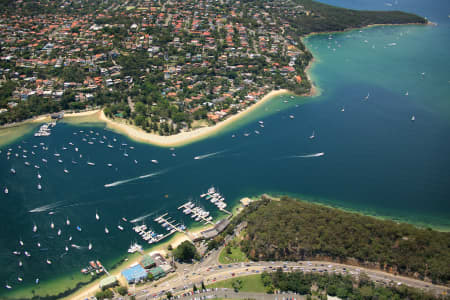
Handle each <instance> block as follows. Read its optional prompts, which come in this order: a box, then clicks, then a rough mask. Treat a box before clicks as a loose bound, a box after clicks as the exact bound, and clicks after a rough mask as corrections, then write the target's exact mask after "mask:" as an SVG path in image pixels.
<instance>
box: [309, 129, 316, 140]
mask: <svg viewBox="0 0 450 300" xmlns="http://www.w3.org/2000/svg"><path fill="white" fill-rule="evenodd" d="M315 137H316V133H315V131H314V130H313V132H312V134H311V135H310V136H309V138H310V139H313V138H315Z"/></svg>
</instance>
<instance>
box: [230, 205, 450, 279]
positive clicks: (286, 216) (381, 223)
mask: <svg viewBox="0 0 450 300" xmlns="http://www.w3.org/2000/svg"><path fill="white" fill-rule="evenodd" d="M238 219H239V220H246V221H247V222H248V227H247V230H246V237H245V238H244V240H243V241H242V242H241V248H242V250H243V251H244V252H245V253H246V254H247V256H248V257H249V258H250V259H253V260H300V259H311V258H321V257H330V258H332V259H334V260H337V261H342V262H345V261H348V260H350V259H355V260H357V261H358V262H359V263H360V264H362V265H366V266H369V267H376V268H380V269H384V270H388V271H392V272H398V273H400V274H405V275H410V276H413V275H414V276H418V277H420V278H422V279H423V278H425V277H427V278H431V279H432V280H433V281H434V282H440V283H447V282H448V280H449V278H450V251H449V248H450V233H448V232H438V231H435V230H432V229H420V228H417V227H415V226H413V225H409V224H404V223H396V222H393V221H388V220H379V219H376V218H373V217H368V216H362V215H360V214H356V213H349V212H345V211H342V210H339V209H333V208H329V207H325V206H322V205H317V204H312V203H307V202H301V201H296V200H294V199H290V198H287V197H284V198H282V199H281V201H269V200H261V201H258V202H255V203H253V204H252V205H251V206H250V207H249V208H247V209H246V210H244V214H243V215H242V216H240V217H239V218H238ZM239 220H238V221H239Z"/></svg>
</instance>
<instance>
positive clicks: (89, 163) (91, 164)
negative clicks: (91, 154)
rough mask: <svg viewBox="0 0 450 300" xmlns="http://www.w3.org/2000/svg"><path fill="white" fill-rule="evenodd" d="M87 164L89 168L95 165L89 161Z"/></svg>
mask: <svg viewBox="0 0 450 300" xmlns="http://www.w3.org/2000/svg"><path fill="white" fill-rule="evenodd" d="M87 164H88V165H90V166H95V163H93V162H90V161H88V162H87Z"/></svg>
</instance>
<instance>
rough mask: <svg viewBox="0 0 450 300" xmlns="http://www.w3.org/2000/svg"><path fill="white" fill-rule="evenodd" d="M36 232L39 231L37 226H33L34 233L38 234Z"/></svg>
mask: <svg viewBox="0 0 450 300" xmlns="http://www.w3.org/2000/svg"><path fill="white" fill-rule="evenodd" d="M36 231H37V225H36V224H34V225H33V232H36Z"/></svg>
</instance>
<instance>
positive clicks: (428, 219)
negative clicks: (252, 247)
mask: <svg viewBox="0 0 450 300" xmlns="http://www.w3.org/2000/svg"><path fill="white" fill-rule="evenodd" d="M325 2H327V3H330V4H335V5H345V6H347V7H350V8H356V9H400V10H406V11H411V12H415V13H419V14H421V15H425V16H427V17H428V18H429V19H430V20H431V21H434V22H437V23H438V26H384V27H375V28H369V29H362V30H361V31H359V30H355V31H351V32H347V33H342V34H332V35H331V36H329V35H318V36H313V37H310V38H308V39H307V41H306V42H307V45H308V47H309V48H310V49H311V50H312V51H313V53H314V56H315V58H316V62H315V64H314V66H313V68H312V78H313V80H314V82H315V84H316V85H317V86H318V87H319V88H320V89H321V95H320V96H318V97H315V98H313V99H310V98H300V97H298V98H295V99H291V98H290V97H288V96H283V97H278V98H275V99H274V100H273V101H271V102H270V103H268V104H265V105H264V106H262V107H261V108H260V109H258V110H256V111H255V112H254V113H253V114H252V115H250V116H248V117H246V119H245V120H241V121H239V122H238V123H237V124H235V125H233V126H232V127H231V128H228V129H226V130H224V131H223V132H222V133H220V134H218V135H217V136H215V137H212V138H209V139H206V140H203V141H200V142H197V143H194V144H191V145H188V146H185V147H178V148H176V149H175V150H174V151H172V150H170V149H167V148H159V147H154V146H150V145H146V144H141V143H136V142H133V141H131V140H129V139H128V138H126V137H124V136H121V135H119V134H116V133H114V132H111V131H109V130H105V129H104V128H103V126H102V125H96V126H94V125H86V126H82V127H80V126H74V125H70V124H65V123H60V124H58V125H57V127H56V128H55V129H54V130H53V134H52V135H51V136H50V137H48V138H42V139H38V138H35V137H33V136H32V135H31V134H29V135H27V136H25V137H23V139H21V140H19V141H17V142H15V143H14V144H11V145H8V146H4V147H2V149H1V150H2V153H1V154H0V188H1V190H2V191H3V189H4V187H5V186H7V187H8V189H9V194H8V195H4V194H3V193H1V194H0V201H1V203H2V209H1V210H0V228H2V230H1V231H0V264H1V265H2V266H4V268H2V270H1V271H0V283H2V284H3V282H5V283H6V282H8V283H9V284H11V285H13V286H14V288H15V289H16V288H18V287H21V286H24V285H25V284H29V285H31V284H32V283H33V282H34V279H35V278H36V277H40V279H41V282H46V281H49V280H50V279H52V278H57V277H61V276H63V275H67V274H71V273H79V270H80V269H81V268H82V267H83V266H85V265H86V264H87V263H88V261H89V260H91V259H100V260H101V261H102V262H103V263H104V264H105V265H106V266H110V265H111V264H112V263H113V262H115V261H117V259H118V258H120V257H123V256H124V255H125V254H126V250H127V249H128V247H129V245H130V243H131V242H133V241H135V240H136V241H141V240H140V239H139V238H138V236H137V235H136V234H135V233H134V232H132V231H131V226H132V225H130V224H128V223H124V222H121V221H120V220H121V218H122V217H126V218H127V219H128V220H132V219H136V218H139V217H143V216H147V215H149V216H148V218H146V219H144V220H143V221H144V222H145V223H146V224H148V225H149V226H151V227H152V228H153V229H155V230H157V231H159V232H164V230H163V229H162V228H161V227H159V225H158V224H156V223H155V222H153V221H152V219H153V218H154V217H155V216H157V214H162V213H166V212H168V213H169V214H170V215H171V216H172V217H173V218H175V219H177V220H178V221H179V222H184V223H185V224H186V225H192V221H191V220H190V219H189V218H186V217H184V216H183V215H182V214H180V213H179V212H178V211H177V209H176V208H177V207H178V206H179V205H181V204H182V203H184V202H187V201H189V200H195V201H197V202H198V203H199V204H202V205H203V206H204V207H205V208H206V209H208V210H210V211H211V213H212V214H213V216H215V217H217V216H219V213H218V212H217V210H216V209H215V208H214V207H213V206H212V205H210V204H208V203H206V202H205V201H204V200H201V199H200V197H199V195H200V194H201V193H204V192H205V191H206V189H207V188H209V187H210V186H212V185H214V186H216V187H217V188H218V189H219V190H220V192H221V193H222V194H223V195H224V196H225V197H226V199H227V200H226V201H227V203H228V205H229V207H231V206H233V205H234V204H236V203H237V202H238V200H239V199H240V198H241V197H244V196H253V195H259V194H261V193H275V194H289V195H294V196H299V197H301V198H303V199H307V200H310V201H315V202H320V203H326V204H330V205H335V206H339V207H343V208H345V209H350V210H356V211H360V212H363V213H369V214H372V215H378V216H383V217H389V218H392V219H398V220H403V221H408V222H413V223H417V224H421V225H427V224H428V225H430V226H434V227H441V228H446V229H448V228H449V227H450V221H449V220H450V201H449V200H450V188H449V183H450V157H449V156H448V153H450V139H449V132H450V131H449V129H450V122H449V116H450V104H449V102H450V84H449V80H450V72H449V70H450V63H449V59H448V54H447V52H448V51H447V49H449V46H450V40H449V37H450V30H449V25H450V22H449V20H450V19H449V18H448V16H447V15H446V14H447V13H448V12H449V11H450V10H449V8H450V7H449V2H448V1H433V2H432V3H430V2H425V1H398V5H395V4H393V6H392V7H391V6H387V5H386V4H385V1H348V2H342V1H325ZM366 41H367V42H366ZM393 43H395V45H393ZM333 49H335V50H333ZM422 73H424V75H422ZM406 92H408V96H406ZM367 94H369V97H368V99H367V100H365V99H364V98H365V97H366V96H367ZM285 101H288V103H285ZM342 108H344V110H345V111H344V112H342V111H341V109H342ZM290 115H292V116H294V119H291V118H289V116H290ZM412 115H414V116H415V117H416V121H414V122H412V121H411V116H412ZM258 120H263V121H264V125H265V127H264V128H260V127H259V126H258V123H257V121H258ZM80 130H83V131H84V133H80ZM91 130H92V131H93V132H94V133H90V131H91ZM255 130H258V131H259V132H260V134H259V135H258V134H256V133H255ZM313 131H314V132H315V136H316V137H315V138H314V139H310V138H308V137H309V136H310V135H311V134H312V132H313ZM74 132H76V133H77V134H76V135H74V134H73V133H74ZM96 133H98V134H99V135H98V136H97V135H96ZM244 133H251V134H250V136H248V137H245V136H244ZM85 134H88V136H84V135H85ZM232 134H236V137H235V138H232V136H231V135H232ZM102 136H105V137H106V138H107V140H106V143H105V144H100V143H98V141H99V139H101V138H102ZM83 137H84V138H86V139H90V138H92V137H95V138H96V140H92V141H94V144H93V145H89V144H87V142H83V141H82V138H83ZM113 138H116V139H117V142H115V143H114V142H112V139H113ZM108 141H111V143H112V144H113V145H114V148H113V149H111V148H108V147H106V145H107V142H108ZM39 142H44V143H45V144H46V145H47V146H48V148H49V149H48V151H44V150H42V147H39V148H33V145H35V144H36V145H38V143H39ZM69 142H72V143H74V144H75V146H70V145H69ZM122 143H126V144H127V146H121V144H122ZM18 146H21V147H22V148H21V149H18ZM63 146H64V147H67V148H68V149H67V150H62V147H63ZM130 146H132V147H134V148H135V149H130V148H129V147H130ZM74 147H79V152H75V150H74ZM8 148H12V149H13V152H14V153H19V151H23V149H26V150H27V151H28V152H27V153H23V152H22V153H20V154H21V155H24V154H25V155H27V156H28V157H27V158H26V159H24V158H20V159H19V158H14V157H13V158H11V159H10V160H6V155H5V152H7V149H8ZM124 148H127V150H126V151H127V153H128V157H125V156H124V155H123V153H124V151H125V150H124ZM31 151H34V152H35V155H32V154H31ZM55 152H58V153H60V154H61V157H60V159H62V160H63V163H58V162H57V159H58V158H57V157H55V156H54V153H55ZM215 152H220V153H218V154H217V155H213V156H210V157H207V158H205V159H202V160H194V159H193V158H194V157H195V156H198V155H203V154H208V153H215ZM321 152H324V153H325V155H324V156H320V157H300V156H303V155H310V154H315V153H321ZM80 153H81V154H82V155H83V157H82V158H80V157H79V155H80ZM172 153H176V156H172ZM42 158H46V159H47V160H48V163H47V164H45V163H43V162H42ZM152 159H156V160H158V161H159V163H158V164H153V163H151V162H150V161H151V160H152ZM72 160H76V161H77V162H78V164H76V165H74V164H72V162H71V161H72ZM87 160H90V161H92V162H95V163H96V166H89V165H87V164H86V161H87ZM134 160H137V162H138V163H137V164H136V163H135V162H134ZM24 161H29V162H30V164H31V166H28V167H27V166H25V165H24ZM107 163H112V164H113V167H111V168H110V167H108V166H107V165H106V164H107ZM34 164H38V165H39V166H40V169H39V172H40V174H41V175H42V177H43V178H42V179H41V180H40V181H39V180H38V179H37V177H36V176H37V171H38V170H37V169H35V168H34V167H33V166H34ZM11 167H13V168H15V169H16V171H17V174H15V175H12V174H10V171H9V170H10V168H11ZM64 168H67V169H68V170H69V172H70V173H69V174H65V173H64V172H63V169H64ZM149 174H153V176H148V177H145V178H140V179H139V178H138V177H139V176H142V175H149ZM124 180H131V181H127V182H123V183H122V184H118V185H115V186H112V187H109V188H105V186H104V185H105V184H110V183H114V182H119V183H120V182H122V181H124ZM38 182H40V183H41V184H42V186H43V190H42V191H38V190H37V188H36V185H37V183H38ZM46 205H47V207H45V206H46ZM33 209H37V211H40V212H30V211H31V210H33ZM35 211H36V210H35ZM50 211H53V212H55V214H53V215H49V214H48V213H49V212H50ZM96 212H98V214H99V215H100V220H99V221H97V220H96V219H95V213H96ZM66 218H69V219H70V221H71V225H70V226H66V225H65V221H66ZM51 222H54V224H55V229H51V228H50V223H51ZM119 223H120V224H122V225H123V226H124V227H125V230H124V231H123V232H121V231H119V230H118V229H117V225H118V224H119ZM33 224H36V225H37V226H38V232H37V234H34V233H33V232H32V227H33ZM76 225H80V226H81V227H82V229H83V231H82V232H77V231H76V230H75V226H76ZM105 226H106V227H108V229H109V230H110V234H108V235H106V234H105V232H104V228H105ZM58 228H61V229H62V234H61V236H60V237H58V236H57V234H56V232H57V230H58ZM69 236H72V237H73V240H72V241H70V242H69V241H68V237H69ZM19 239H22V240H23V241H24V243H25V245H24V247H20V246H19V243H18V241H19ZM38 241H39V242H40V243H41V244H42V245H41V249H42V248H48V250H46V251H41V250H40V249H38V247H37V246H36V243H37V242H38ZM89 243H92V244H93V249H92V250H91V251H88V250H87V249H86V247H87V245H88V244H89ZM71 244H76V245H79V246H81V247H82V248H81V249H76V248H73V247H70V249H69V251H68V254H64V252H65V251H64V246H65V245H69V246H70V245H71ZM14 250H18V251H22V252H23V251H24V250H28V251H29V252H31V254H32V256H31V257H30V258H25V257H24V256H23V255H21V256H20V257H17V256H14V255H13V254H12V251H14ZM47 258H49V259H51V260H52V262H53V263H52V265H47V264H46V263H45V260H46V259H47ZM19 259H20V260H22V261H23V263H24V266H23V267H22V268H19V267H18V261H19ZM18 276H21V277H23V278H24V283H18V282H17V277H18ZM76 278H78V277H75V279H74V281H76ZM2 292H4V291H3V290H2V291H1V292H0V294H1V293H2ZM6 295H7V294H5V296H6ZM2 296H3V295H2Z"/></svg>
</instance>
